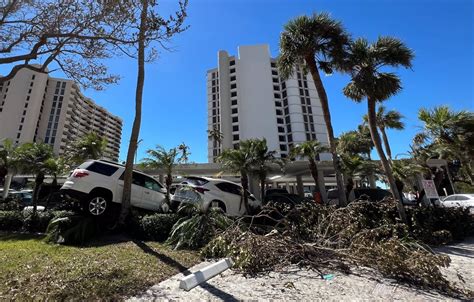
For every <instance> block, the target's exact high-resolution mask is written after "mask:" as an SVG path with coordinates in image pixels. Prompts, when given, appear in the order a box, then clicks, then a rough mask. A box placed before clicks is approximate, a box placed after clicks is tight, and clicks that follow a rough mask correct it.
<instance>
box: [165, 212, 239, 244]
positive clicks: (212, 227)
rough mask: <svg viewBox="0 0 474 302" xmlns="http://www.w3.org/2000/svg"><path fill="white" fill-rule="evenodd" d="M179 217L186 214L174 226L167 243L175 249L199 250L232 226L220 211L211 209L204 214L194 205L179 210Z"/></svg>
mask: <svg viewBox="0 0 474 302" xmlns="http://www.w3.org/2000/svg"><path fill="white" fill-rule="evenodd" d="M178 214H179V215H183V214H185V215H186V216H184V217H181V218H180V219H179V220H178V221H177V222H176V223H175V224H174V226H173V228H172V230H171V234H170V236H169V238H168V240H167V241H166V242H167V243H168V244H171V245H173V246H174V248H175V249H180V248H189V249H199V248H201V247H203V246H204V245H206V244H207V243H208V242H209V241H211V240H212V238H214V237H215V236H216V235H217V234H218V233H219V232H220V231H224V230H225V229H227V228H228V227H229V226H230V225H231V224H232V222H233V221H232V219H230V218H229V217H227V216H226V215H225V214H224V213H223V212H222V210H220V209H214V208H212V209H209V210H208V211H206V212H202V211H201V210H200V209H199V208H198V207H197V206H195V205H194V204H185V205H183V206H181V207H180V208H179V210H178Z"/></svg>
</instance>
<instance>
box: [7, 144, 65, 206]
mask: <svg viewBox="0 0 474 302" xmlns="http://www.w3.org/2000/svg"><path fill="white" fill-rule="evenodd" d="M16 158H17V159H16V160H17V162H18V166H19V170H20V171H22V172H23V173H32V174H34V175H35V186H34V189H33V197H32V204H33V215H36V205H37V203H38V195H39V192H40V189H41V186H42V185H43V182H44V178H45V176H46V175H47V174H51V171H53V170H55V166H56V163H55V160H54V155H53V150H52V148H51V146H50V145H48V144H44V143H24V144H22V145H20V146H19V147H17V150H16Z"/></svg>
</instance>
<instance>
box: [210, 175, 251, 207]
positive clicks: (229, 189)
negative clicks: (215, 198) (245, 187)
mask: <svg viewBox="0 0 474 302" xmlns="http://www.w3.org/2000/svg"><path fill="white" fill-rule="evenodd" d="M216 187H218V188H219V190H221V191H222V195H223V198H222V199H223V202H224V203H225V206H226V210H227V214H229V215H241V214H244V213H245V205H244V203H243V201H242V202H241V199H242V195H241V191H242V187H240V186H238V185H234V184H232V183H228V182H221V183H218V184H216ZM249 200H250V199H249Z"/></svg>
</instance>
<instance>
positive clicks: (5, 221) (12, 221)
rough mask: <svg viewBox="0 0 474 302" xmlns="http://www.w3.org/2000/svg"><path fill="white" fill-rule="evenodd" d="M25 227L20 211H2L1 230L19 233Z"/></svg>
mask: <svg viewBox="0 0 474 302" xmlns="http://www.w3.org/2000/svg"><path fill="white" fill-rule="evenodd" d="M22 225H23V217H22V215H21V213H20V212H18V211H0V230H2V231H19V230H20V229H21V227H22Z"/></svg>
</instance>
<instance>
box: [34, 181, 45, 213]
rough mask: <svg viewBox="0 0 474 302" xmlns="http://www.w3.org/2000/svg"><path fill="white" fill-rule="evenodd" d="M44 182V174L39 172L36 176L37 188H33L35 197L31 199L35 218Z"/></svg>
mask: <svg viewBox="0 0 474 302" xmlns="http://www.w3.org/2000/svg"><path fill="white" fill-rule="evenodd" d="M43 181H44V174H43V172H39V173H38V174H36V177H35V187H34V188H33V196H32V198H31V203H32V205H33V216H35V215H36V208H37V205H38V197H39V192H40V189H41V185H42V184H43Z"/></svg>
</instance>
